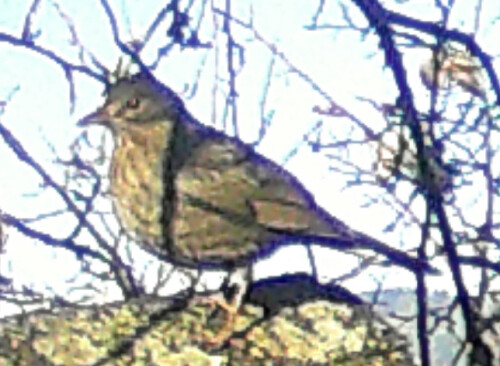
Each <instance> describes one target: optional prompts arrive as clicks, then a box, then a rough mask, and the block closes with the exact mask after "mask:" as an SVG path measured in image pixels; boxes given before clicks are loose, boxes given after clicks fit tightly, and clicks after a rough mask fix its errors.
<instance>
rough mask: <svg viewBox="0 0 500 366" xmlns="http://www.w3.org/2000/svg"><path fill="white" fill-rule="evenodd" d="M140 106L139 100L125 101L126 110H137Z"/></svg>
mask: <svg viewBox="0 0 500 366" xmlns="http://www.w3.org/2000/svg"><path fill="white" fill-rule="evenodd" d="M140 104H141V102H140V100H139V98H130V99H129V100H127V104H126V106H127V108H130V109H137V108H139V105H140Z"/></svg>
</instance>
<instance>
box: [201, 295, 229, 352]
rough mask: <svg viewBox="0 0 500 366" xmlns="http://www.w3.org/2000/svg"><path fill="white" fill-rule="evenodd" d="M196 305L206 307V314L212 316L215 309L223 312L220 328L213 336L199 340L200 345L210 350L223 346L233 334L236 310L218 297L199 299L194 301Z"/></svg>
mask: <svg viewBox="0 0 500 366" xmlns="http://www.w3.org/2000/svg"><path fill="white" fill-rule="evenodd" d="M196 304H200V305H208V307H209V309H208V311H207V314H213V312H214V311H216V308H219V309H222V310H223V311H224V313H225V319H224V324H223V326H222V328H221V329H219V330H218V331H216V332H215V334H213V333H212V334H211V335H210V336H206V335H205V336H203V337H202V339H201V343H203V344H204V345H206V346H209V347H210V348H217V347H220V346H222V345H224V344H225V343H226V342H227V341H229V339H230V338H231V335H232V333H233V327H234V322H235V319H236V316H237V314H238V308H237V307H236V306H235V305H234V304H232V303H230V302H228V301H226V300H225V299H222V298H220V297H219V296H216V297H206V298H201V299H199V300H197V301H196Z"/></svg>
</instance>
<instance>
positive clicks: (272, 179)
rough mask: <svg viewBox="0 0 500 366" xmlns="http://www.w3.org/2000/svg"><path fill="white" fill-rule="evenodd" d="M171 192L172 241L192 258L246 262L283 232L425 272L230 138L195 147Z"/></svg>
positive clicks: (276, 167)
mask: <svg viewBox="0 0 500 366" xmlns="http://www.w3.org/2000/svg"><path fill="white" fill-rule="evenodd" d="M176 190H177V205H176V214H175V215H174V223H173V231H174V242H175V243H176V249H177V250H178V251H180V252H182V254H184V255H185V256H188V257H191V258H196V259H204V258H209V259H213V258H217V259H221V258H222V259H224V260H225V259H229V260H232V259H235V258H241V257H248V256H249V255H252V254H253V253H254V252H255V251H256V250H257V249H258V247H259V246H261V245H263V244H267V242H268V241H270V240H272V239H273V238H279V239H281V238H282V236H281V235H284V236H291V237H295V238H299V237H302V238H308V237H309V238H311V240H313V241H314V242H318V243H320V242H321V241H322V240H323V239H324V241H323V242H324V243H330V244H329V245H328V246H332V247H335V248H341V247H343V248H353V247H360V248H368V249H372V250H375V251H376V252H377V253H380V254H384V255H386V256H387V257H389V258H390V259H391V260H393V261H394V262H395V263H398V264H401V265H403V266H405V267H407V268H410V269H412V270H414V269H421V268H424V269H426V270H428V269H429V266H428V265H427V263H425V262H421V261H420V260H418V259H415V258H412V257H411V256H409V255H408V254H406V253H404V252H401V251H399V250H396V249H393V248H391V247H389V246H387V245H385V244H383V243H381V242H379V241H377V240H375V239H372V238H370V237H369V236H366V235H364V234H362V233H359V232H356V231H354V230H352V229H351V228H349V227H348V226H347V225H345V224H344V223H343V222H341V221H340V220H337V219H336V218H334V217H332V216H331V215H328V214H327V213H326V212H325V211H324V210H322V209H320V208H319V207H318V206H317V205H316V204H315V202H314V200H313V198H312V196H311V195H310V194H309V193H308V192H307V191H306V190H305V189H304V188H303V187H302V185H301V184H300V183H299V182H298V181H297V179H296V178H294V177H293V176H292V175H291V174H290V173H287V172H286V171H284V170H283V169H281V168H280V167H279V166H278V165H277V164H274V163H272V162H270V161H269V160H267V159H265V158H263V157H261V156H259V155H257V154H255V153H254V152H252V150H251V149H250V148H249V147H247V146H246V145H243V144H241V143H239V142H236V141H234V140H232V139H229V138H224V137H212V138H207V139H206V140H205V141H203V142H202V143H201V144H200V145H198V146H197V148H195V150H194V151H193V153H192V154H191V155H190V157H189V158H188V160H187V161H186V163H185V164H184V165H183V167H182V168H181V169H180V171H179V172H178V174H177V177H176Z"/></svg>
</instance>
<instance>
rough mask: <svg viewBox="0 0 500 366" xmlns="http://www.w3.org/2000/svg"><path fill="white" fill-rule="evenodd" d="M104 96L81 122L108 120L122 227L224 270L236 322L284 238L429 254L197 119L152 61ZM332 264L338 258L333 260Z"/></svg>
mask: <svg viewBox="0 0 500 366" xmlns="http://www.w3.org/2000/svg"><path fill="white" fill-rule="evenodd" d="M105 94H106V98H105V101H104V104H103V105H102V106H101V107H99V108H97V110H95V111H94V112H92V113H90V114H89V115H87V116H85V117H83V118H82V119H80V120H79V122H78V125H79V126H83V127H89V126H92V125H101V126H104V127H105V128H107V129H109V130H110V131H111V133H112V136H113V140H114V149H113V152H112V156H111V163H110V169H109V179H110V192H111V195H112V200H113V207H114V211H115V213H116V215H117V217H118V219H119V222H120V225H121V226H122V228H123V229H124V232H125V233H126V234H127V236H129V237H130V238H132V239H133V240H134V241H135V242H137V243H138V245H140V246H141V247H143V248H144V249H145V250H147V251H148V252H150V253H152V254H154V255H156V256H157V257H158V258H160V259H164V260H167V261H170V262H171V263H172V262H174V263H177V264H181V265H186V266H193V267H195V268H201V266H216V267H218V268H224V269H226V270H227V271H228V273H229V275H228V277H227V278H228V280H227V283H226V284H227V286H228V288H229V289H230V290H231V291H226V293H230V294H231V295H230V296H229V295H228V296H227V298H224V299H222V300H220V301H219V300H217V301H216V304H217V305H220V307H221V308H223V309H224V310H225V311H227V324H229V325H228V326H227V327H226V328H227V329H225V330H223V331H221V334H222V335H220V336H217V337H216V338H218V339H222V338H223V337H226V336H227V334H230V330H228V329H231V326H232V325H231V323H232V320H233V319H234V316H235V315H236V314H237V312H238V309H239V308H240V307H241V305H242V299H243V298H244V295H245V293H246V291H247V289H248V284H249V283H250V282H251V272H252V271H251V264H252V261H253V260H254V259H255V258H256V257H257V256H258V255H260V254H262V253H266V251H268V250H269V249H268V248H273V247H274V245H279V244H282V243H285V242H294V243H296V242H302V243H318V244H320V245H321V243H323V244H325V245H327V246H330V247H334V248H339V249H343V248H345V249H352V248H365V249H366V248H367V249H371V250H374V251H376V252H378V253H381V254H383V255H385V256H386V257H387V258H388V259H389V260H390V261H391V262H393V263H397V264H399V265H401V266H403V267H405V268H407V269H409V270H411V271H428V272H432V268H431V267H430V266H429V264H428V263H427V262H426V261H421V260H420V259H417V258H414V257H413V256H411V255H409V254H408V253H405V252H403V251H400V250H396V249H393V248H391V247H390V246H388V245H386V244H384V243H382V242H380V241H378V240H376V239H373V238H371V237H370V236H368V235H365V234H363V233H361V232H358V231H355V230H353V229H351V228H350V227H349V226H347V225H346V224H345V223H343V222H342V221H340V220H339V219H337V218H335V217H334V216H332V215H331V214H329V213H328V212H327V211H326V210H324V209H323V208H321V207H320V206H319V205H318V204H317V203H316V201H315V199H314V196H313V195H312V194H311V193H310V192H309V191H307V190H306V189H305V187H304V186H303V185H302V184H301V183H300V181H299V180H298V179H297V178H296V177H295V176H294V175H292V174H291V173H290V172H288V171H286V170H285V169H284V168H283V167H281V166H279V165H278V164H276V163H274V162H273V161H271V160H270V159H268V158H266V157H264V156H262V155H260V154H258V153H257V152H255V150H254V149H253V147H252V146H251V145H249V144H246V143H244V142H243V141H241V140H240V139H238V138H236V137H232V136H228V135H226V134H224V133H223V132H222V131H219V130H217V129H215V128H213V127H211V126H208V125H204V124H202V123H201V122H199V121H198V120H196V119H195V118H194V117H193V116H192V115H191V113H190V112H189V111H188V110H187V108H186V107H185V105H184V103H183V101H182V99H181V98H180V97H179V96H178V95H177V94H176V93H175V92H174V91H173V90H172V89H170V88H169V87H167V86H166V85H164V84H163V83H161V82H160V81H159V80H157V79H156V77H155V76H154V75H153V74H152V73H151V72H147V71H144V70H143V71H141V72H139V73H136V74H133V75H126V76H123V77H121V78H118V80H117V81H116V82H114V83H113V84H111V85H108V86H107V89H106V92H105ZM332 265H334V264H332Z"/></svg>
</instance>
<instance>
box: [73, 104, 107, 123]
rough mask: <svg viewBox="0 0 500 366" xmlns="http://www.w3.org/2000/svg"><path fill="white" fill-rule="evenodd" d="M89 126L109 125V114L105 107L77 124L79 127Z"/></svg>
mask: <svg viewBox="0 0 500 366" xmlns="http://www.w3.org/2000/svg"><path fill="white" fill-rule="evenodd" d="M89 125H104V126H108V125H109V114H108V113H107V111H106V108H105V107H101V108H99V109H97V110H96V111H95V112H92V113H90V114H88V115H87V116H85V117H83V118H82V119H81V120H79V121H78V122H77V126H79V127H88V126H89Z"/></svg>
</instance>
